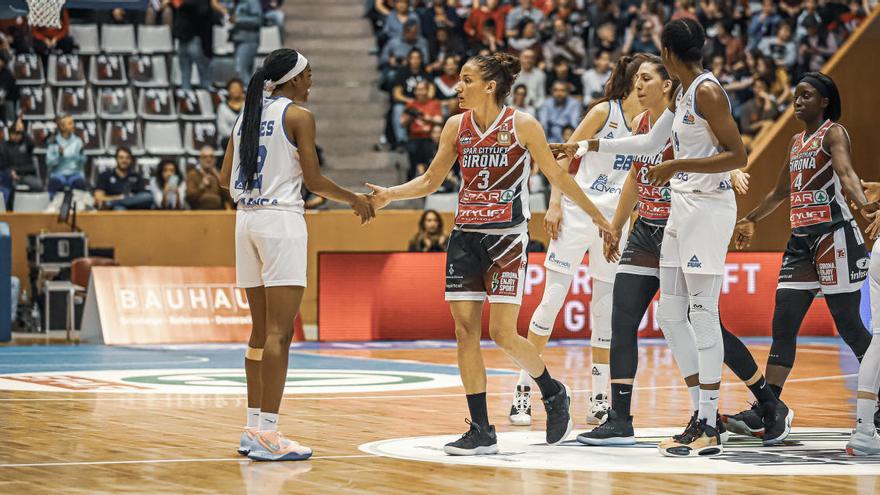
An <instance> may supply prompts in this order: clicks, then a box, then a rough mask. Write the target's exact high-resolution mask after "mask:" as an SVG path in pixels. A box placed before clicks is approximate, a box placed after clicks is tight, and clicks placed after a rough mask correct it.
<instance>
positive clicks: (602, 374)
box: [591, 364, 611, 400]
mask: <svg viewBox="0 0 880 495" xmlns="http://www.w3.org/2000/svg"><path fill="white" fill-rule="evenodd" d="M610 373H611V366H610V365H608V364H594V365H593V390H592V392H591V393H592V394H593V399H595V398H596V396H597V395H599V394H602V396H603V397H604V398H605V399H606V400H607V399H608V394H607V393H606V392H605V391H606V389H607V388H608V376H609V375H610Z"/></svg>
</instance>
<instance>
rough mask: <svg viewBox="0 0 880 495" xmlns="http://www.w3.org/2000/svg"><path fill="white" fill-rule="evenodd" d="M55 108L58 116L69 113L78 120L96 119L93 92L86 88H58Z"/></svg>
mask: <svg viewBox="0 0 880 495" xmlns="http://www.w3.org/2000/svg"><path fill="white" fill-rule="evenodd" d="M55 108H56V110H55V112H56V113H57V114H58V115H61V114H65V113H67V114H70V116H71V117H73V118H74V119H77V120H80V119H91V120H94V119H95V103H94V102H93V101H92V92H91V91H89V90H88V89H86V88H74V87H69V88H58V93H57V99H56V103H55Z"/></svg>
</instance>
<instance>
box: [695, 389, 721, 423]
mask: <svg viewBox="0 0 880 495" xmlns="http://www.w3.org/2000/svg"><path fill="white" fill-rule="evenodd" d="M719 395H720V394H719V393H718V391H717V390H703V389H700V407H699V409H698V411H699V412H698V413H697V419H705V420H706V424H707V425H709V426H711V427H712V428H715V418H716V417H717V416H718V396H719Z"/></svg>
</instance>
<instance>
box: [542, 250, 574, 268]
mask: <svg viewBox="0 0 880 495" xmlns="http://www.w3.org/2000/svg"><path fill="white" fill-rule="evenodd" d="M547 261H549V262H550V263H553V264H554V265H556V266H561V267H562V268H565V269H566V270H567V269H569V268H571V263H569V262H568V261H562V260H561V259H559V258H557V257H556V253H555V252H553V251H551V252H550V255H549V256H547Z"/></svg>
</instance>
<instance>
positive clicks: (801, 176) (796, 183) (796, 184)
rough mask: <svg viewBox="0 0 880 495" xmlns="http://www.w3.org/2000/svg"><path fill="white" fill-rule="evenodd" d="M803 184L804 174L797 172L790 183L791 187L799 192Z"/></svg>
mask: <svg viewBox="0 0 880 495" xmlns="http://www.w3.org/2000/svg"><path fill="white" fill-rule="evenodd" d="M803 182H804V173H803V172H798V174H797V177H795V178H794V180H793V181H791V187H792V188H794V189H795V190H800V189H801V186H802V185H803Z"/></svg>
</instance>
